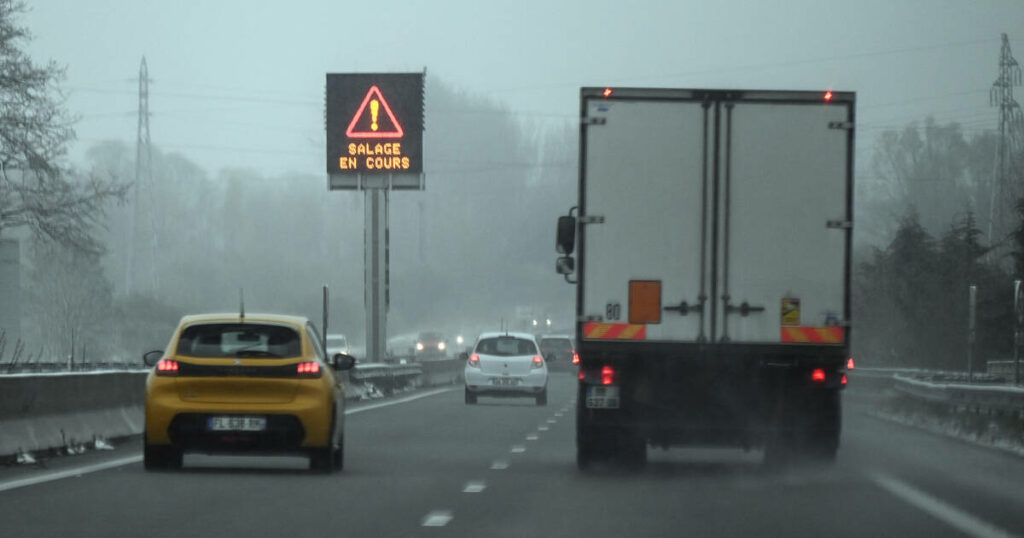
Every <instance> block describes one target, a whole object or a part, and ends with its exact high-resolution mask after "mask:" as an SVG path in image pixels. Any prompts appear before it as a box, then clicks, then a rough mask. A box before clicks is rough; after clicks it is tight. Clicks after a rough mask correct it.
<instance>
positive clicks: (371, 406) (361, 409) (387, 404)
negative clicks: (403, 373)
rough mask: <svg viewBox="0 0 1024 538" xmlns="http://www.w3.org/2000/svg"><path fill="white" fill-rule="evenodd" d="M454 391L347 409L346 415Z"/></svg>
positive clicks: (416, 395) (447, 389)
mask: <svg viewBox="0 0 1024 538" xmlns="http://www.w3.org/2000/svg"><path fill="white" fill-rule="evenodd" d="M453 390H456V389H455V388H445V389H437V390H431V391H428V392H423V393H420V394H413V395H412V396H406V397H405V398H399V399H397V400H390V401H387V402H381V403H377V404H371V405H367V406H363V407H357V408H355V409H346V410H345V414H346V415H354V414H356V413H362V412H363V411H369V410H371V409H380V408H381V407H388V406H391V405H398V404H403V403H407V402H411V401H414V400H419V399H420V398H427V397H430V396H436V395H438V394H444V393H445V392H451V391H453Z"/></svg>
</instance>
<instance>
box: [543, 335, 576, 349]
mask: <svg viewBox="0 0 1024 538" xmlns="http://www.w3.org/2000/svg"><path fill="white" fill-rule="evenodd" d="M540 347H541V349H545V350H548V351H572V341H570V340H569V339H568V338H545V339H543V340H541V341H540Z"/></svg>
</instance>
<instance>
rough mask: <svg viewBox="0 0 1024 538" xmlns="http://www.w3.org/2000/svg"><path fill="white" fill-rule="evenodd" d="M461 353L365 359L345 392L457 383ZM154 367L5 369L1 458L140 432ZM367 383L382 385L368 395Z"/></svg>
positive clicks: (0, 394) (0, 387) (352, 395)
mask: <svg viewBox="0 0 1024 538" xmlns="http://www.w3.org/2000/svg"><path fill="white" fill-rule="evenodd" d="M462 367H463V362H462V361H460V360H458V359H448V360H439V361H429V362H424V363H406V364H393V363H388V364H385V363H367V364H357V365H356V367H355V368H354V369H353V370H351V371H349V372H347V373H345V374H344V375H343V382H344V383H345V388H346V398H348V399H361V398H364V397H380V396H386V395H390V394H392V393H394V392H396V391H400V390H404V389H408V388H412V387H417V386H437V385H444V384H449V383H455V382H458V381H459V380H460V379H461V376H462ZM148 373H149V370H148V369H146V370H136V371H130V372H126V371H97V372H88V373H72V372H63V373H45V374H13V375H0V456H9V455H12V454H16V453H19V452H35V451H39V450H48V449H53V448H59V447H65V446H72V445H78V444H82V443H86V442H90V441H92V440H94V439H96V438H102V439H110V438H115V437H123V436H127V435H138V434H141V433H142V428H143V425H144V424H143V421H144V414H145V386H146V375H147V374H148ZM367 387H373V388H375V389H377V391H374V392H373V393H372V394H369V393H368V391H367Z"/></svg>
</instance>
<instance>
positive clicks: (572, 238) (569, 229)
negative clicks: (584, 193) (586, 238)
mask: <svg viewBox="0 0 1024 538" xmlns="http://www.w3.org/2000/svg"><path fill="white" fill-rule="evenodd" d="M575 248H576V217H570V216H562V217H558V237H557V238H556V239H555V250H557V251H558V253H559V254H566V255H568V254H572V251H573V250H574V249H575Z"/></svg>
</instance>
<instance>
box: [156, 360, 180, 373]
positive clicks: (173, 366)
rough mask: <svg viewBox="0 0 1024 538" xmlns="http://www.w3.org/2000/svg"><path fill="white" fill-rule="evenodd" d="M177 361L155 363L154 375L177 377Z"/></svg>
mask: <svg viewBox="0 0 1024 538" xmlns="http://www.w3.org/2000/svg"><path fill="white" fill-rule="evenodd" d="M179 368H180V366H179V365H178V361H172V360H171V359H160V361H159V362H157V363H156V375H178V369H179Z"/></svg>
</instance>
